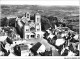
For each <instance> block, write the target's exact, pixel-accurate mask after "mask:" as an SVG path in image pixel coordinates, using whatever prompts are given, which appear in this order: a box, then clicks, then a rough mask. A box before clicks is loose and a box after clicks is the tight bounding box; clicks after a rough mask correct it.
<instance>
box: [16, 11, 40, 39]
mask: <svg viewBox="0 0 80 59" xmlns="http://www.w3.org/2000/svg"><path fill="white" fill-rule="evenodd" d="M16 21H17V23H18V25H19V26H18V28H22V29H23V38H24V39H37V38H41V15H40V14H39V13H36V14H34V19H33V20H31V15H30V13H29V12H27V13H25V15H24V16H23V17H22V18H18V17H17V18H16ZM23 24H24V25H23ZM15 26H17V25H15Z"/></svg>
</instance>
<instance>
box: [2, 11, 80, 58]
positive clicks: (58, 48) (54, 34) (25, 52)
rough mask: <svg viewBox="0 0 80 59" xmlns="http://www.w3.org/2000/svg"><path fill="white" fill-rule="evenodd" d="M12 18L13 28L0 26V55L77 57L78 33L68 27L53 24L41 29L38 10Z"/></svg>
mask: <svg viewBox="0 0 80 59" xmlns="http://www.w3.org/2000/svg"><path fill="white" fill-rule="evenodd" d="M15 20H16V21H15V25H14V26H15V27H10V26H4V27H0V56H79V52H80V50H79V45H80V43H79V34H78V33H77V32H75V31H73V30H71V29H70V28H68V27H66V26H65V27H63V26H62V25H60V26H57V25H56V24H54V28H53V27H49V28H48V29H47V30H45V31H42V30H41V29H42V27H41V15H40V14H39V13H36V14H34V17H33V18H32V19H31V14H30V13H29V12H26V13H24V16H22V17H21V18H19V17H16V19H15ZM20 32H21V33H20ZM21 35H22V36H21Z"/></svg>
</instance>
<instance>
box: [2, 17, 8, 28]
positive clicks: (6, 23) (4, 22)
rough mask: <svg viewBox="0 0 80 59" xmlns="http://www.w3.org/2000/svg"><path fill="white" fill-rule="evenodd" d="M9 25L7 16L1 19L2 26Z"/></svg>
mask: <svg viewBox="0 0 80 59" xmlns="http://www.w3.org/2000/svg"><path fill="white" fill-rule="evenodd" d="M7 25H8V19H7V18H6V17H5V18H2V19H1V26H7Z"/></svg>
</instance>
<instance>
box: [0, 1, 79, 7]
mask: <svg viewBox="0 0 80 59" xmlns="http://www.w3.org/2000/svg"><path fill="white" fill-rule="evenodd" d="M0 4H7V5H42V6H53V5H58V6H65V5H67V6H79V0H0Z"/></svg>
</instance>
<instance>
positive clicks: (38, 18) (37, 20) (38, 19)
mask: <svg viewBox="0 0 80 59" xmlns="http://www.w3.org/2000/svg"><path fill="white" fill-rule="evenodd" d="M35 24H36V38H40V37H41V35H40V32H41V16H40V14H39V13H36V15H35Z"/></svg>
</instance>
